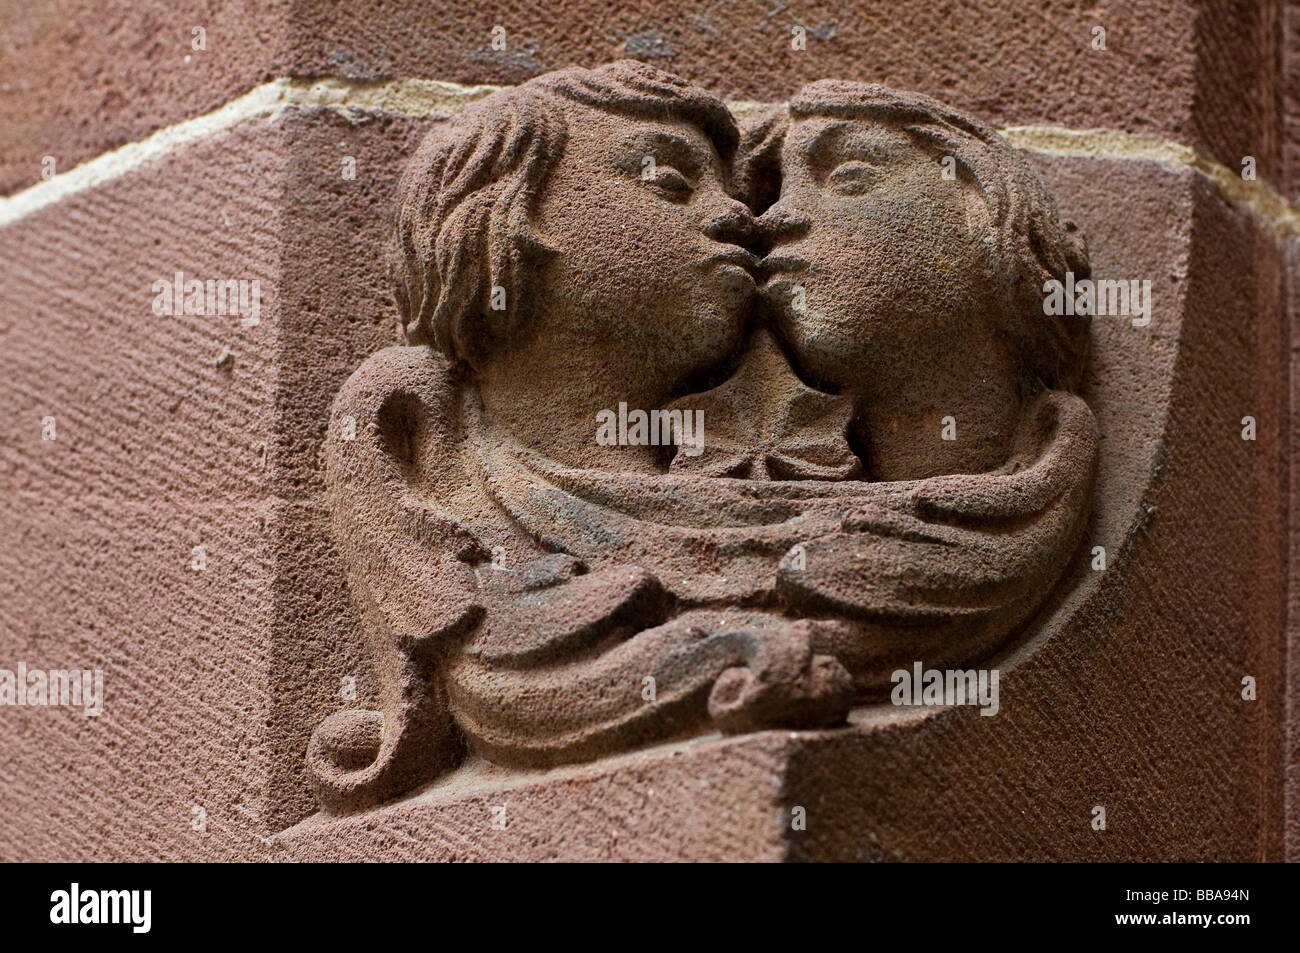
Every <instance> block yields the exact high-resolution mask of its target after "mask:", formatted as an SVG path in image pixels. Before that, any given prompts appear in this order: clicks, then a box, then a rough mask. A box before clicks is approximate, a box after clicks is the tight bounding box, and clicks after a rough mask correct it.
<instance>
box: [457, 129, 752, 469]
mask: <svg viewBox="0 0 1300 953" xmlns="http://www.w3.org/2000/svg"><path fill="white" fill-rule="evenodd" d="M725 174H726V173H725V170H724V167H723V163H722V161H721V159H720V158H719V156H718V153H717V150H716V149H715V148H714V146H713V145H712V143H711V142H710V141H709V139H708V138H707V137H706V136H705V135H704V133H703V132H701V130H699V129H698V128H696V127H694V126H692V125H690V124H689V123H685V122H676V121H665V122H648V121H639V120H635V119H630V118H628V117H627V116H621V115H612V114H608V113H605V112H602V111H599V110H594V109H579V110H575V112H574V115H573V117H572V118H571V120H570V122H569V131H568V137H567V140H566V142H565V147H564V154H563V156H562V158H561V159H560V160H559V161H558V162H557V163H556V165H555V168H554V169H553V171H552V172H551V174H550V176H549V177H548V179H547V181H546V183H545V185H544V187H543V193H544V194H543V196H542V198H541V199H540V201H539V202H538V206H537V209H536V214H535V217H534V219H533V221H532V223H531V227H532V229H533V230H534V232H535V234H536V235H537V237H538V239H539V240H540V241H541V242H543V243H544V244H545V245H547V246H548V247H550V248H551V249H553V250H554V251H555V252H556V254H553V255H550V256H548V259H547V263H546V264H545V266H544V267H542V268H539V269H538V270H537V273H536V274H535V276H534V277H533V278H532V279H531V280H530V285H529V287H528V288H525V289H521V292H520V293H522V294H529V295H532V302H531V305H532V306H531V308H530V311H531V313H532V315H533V317H532V319H531V321H530V327H529V329H528V331H527V332H526V334H527V340H525V341H522V342H517V345H516V346H515V347H513V348H510V349H507V351H506V352H505V353H504V354H503V355H502V356H501V358H500V359H499V361H498V362H497V368H496V369H495V373H493V372H492V371H491V370H489V372H488V373H487V374H485V375H484V380H483V383H482V389H483V391H484V395H485V402H487V403H488V404H489V405H490V404H492V403H493V402H494V401H495V404H496V406H497V407H498V408H501V409H503V405H504V404H505V403H507V402H511V403H514V402H518V400H520V399H521V398H523V397H524V396H525V392H526V390H527V389H528V388H531V387H532V386H533V385H534V384H541V383H544V384H546V385H547V386H548V387H549V388H551V389H552V390H554V391H556V392H557V396H556V401H555V403H556V405H557V409H558V410H559V413H560V414H561V415H563V414H564V413H565V412H571V413H572V414H573V415H574V419H575V426H576V427H578V428H579V429H580V433H579V434H577V435H576V436H578V437H579V438H580V439H581V441H582V446H583V449H584V450H585V452H587V453H590V452H592V450H593V448H594V442H593V438H592V435H593V433H594V425H593V424H592V423H591V421H592V420H593V419H594V418H593V415H594V414H595V413H596V412H597V411H599V410H600V409H602V408H612V407H615V406H617V403H618V401H627V402H628V404H629V405H630V406H632V407H641V408H656V407H660V406H662V405H663V404H664V403H666V402H667V401H668V400H670V399H671V398H672V397H673V396H674V391H675V390H676V389H677V388H679V387H680V385H681V384H682V382H683V381H685V380H688V379H689V378H691V377H692V376H693V375H696V374H698V373H700V372H703V371H705V370H708V369H709V368H712V367H713V366H714V365H716V364H717V363H718V362H719V361H721V360H723V359H725V358H726V357H727V356H728V355H729V354H731V353H732V352H733V351H735V350H736V349H737V348H738V347H739V345H740V343H741V339H742V335H743V329H744V323H745V320H746V314H747V310H748V308H749V307H750V305H751V304H752V301H753V297H754V294H755V284H754V278H753V275H752V273H751V272H752V269H753V267H754V262H755V259H754V256H753V255H752V254H751V253H749V252H748V251H746V250H745V249H744V248H742V247H740V246H739V245H737V244H733V243H732V240H733V239H736V238H738V237H739V236H740V235H742V234H744V232H745V230H746V229H748V228H749V227H750V225H751V224H752V218H751V214H750V212H749V210H748V209H747V208H746V207H745V206H744V205H743V204H742V203H740V202H737V201H735V200H734V199H732V198H730V197H729V196H728V195H727V194H726V192H725V189H724V179H725ZM579 382H580V384H581V393H580V394H579V395H574V396H571V397H570V398H569V399H567V400H566V401H565V402H564V406H563V408H559V407H558V405H559V404H560V403H561V400H560V398H559V393H560V392H563V391H564V390H565V388H566V387H568V386H570V384H578V383H579ZM529 399H532V398H531V397H530V398H529ZM534 406H535V405H534ZM503 413H504V409H503ZM498 416H501V415H500V414H498ZM555 419H556V418H555V417H552V420H555ZM551 439H552V441H553V443H552V445H551V449H552V450H553V451H554V450H555V449H556V444H560V445H561V446H560V448H559V449H560V451H561V453H562V440H563V438H562V437H561V436H559V435H557V434H554V433H552V434H551ZM624 456H625V457H626V455H624Z"/></svg>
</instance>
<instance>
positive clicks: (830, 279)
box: [760, 118, 1019, 479]
mask: <svg viewBox="0 0 1300 953" xmlns="http://www.w3.org/2000/svg"><path fill="white" fill-rule="evenodd" d="M943 171H944V166H943V164H942V163H941V161H940V157H937V156H933V155H930V154H929V153H927V152H926V151H925V150H924V149H923V148H921V146H920V145H919V144H918V142H917V141H916V140H915V139H914V138H913V137H912V136H911V135H910V134H908V133H907V132H906V131H903V130H900V129H895V128H892V127H890V126H888V125H885V124H883V123H879V122H873V121H867V120H842V119H831V118H809V119H802V120H796V121H793V122H792V123H791V125H790V128H789V130H788V133H787V136H786V139H785V143H784V147H783V151H782V154H781V175H782V184H781V193H780V198H779V200H778V201H777V202H776V204H775V205H774V206H773V207H772V208H770V209H769V210H767V211H766V212H765V213H764V215H763V216H762V218H761V220H760V224H761V225H762V226H764V228H765V229H766V230H767V231H768V234H769V236H770V238H771V240H772V242H773V247H772V250H771V253H770V254H769V255H768V256H767V257H766V258H765V260H764V262H763V265H762V274H763V275H764V276H766V278H767V280H766V284H765V286H764V298H765V303H766V305H767V307H768V310H769V312H770V313H771V314H772V316H773V321H774V324H775V325H776V327H777V328H778V329H779V331H780V332H781V334H782V336H783V337H784V338H785V339H786V341H787V342H788V343H789V345H790V347H791V349H792V351H793V352H794V358H795V361H796V362H797V363H798V365H799V370H800V373H802V374H803V375H804V376H805V377H806V378H808V379H809V380H810V382H811V383H813V384H815V385H817V386H819V387H821V388H823V389H825V390H830V391H832V392H837V393H840V392H842V393H846V394H849V395H851V396H852V397H853V399H854V404H855V408H856V413H857V416H856V419H855V439H856V440H857V442H858V445H859V446H858V449H859V453H860V454H861V455H862V456H863V458H864V462H865V464H866V467H867V471H868V472H869V473H870V475H871V476H873V477H874V478H876V479H912V478H918V477H924V476H930V475H934V474H939V473H952V472H977V471H981V470H986V469H989V468H991V467H993V466H996V465H998V464H999V463H1001V462H1002V460H1003V459H1004V458H1005V454H1006V450H1007V441H1008V439H1009V437H1010V434H1011V431H1012V429H1013V426H1014V422H1015V420H1016V418H1017V416H1018V413H1019V398H1018V388H1017V365H1016V362H1015V361H1014V360H1013V359H1012V356H1011V355H1010V354H1009V353H1008V352H1007V350H1006V348H1005V346H1004V345H1002V344H1001V343H1000V341H999V339H998V336H997V335H996V334H995V333H994V324H995V322H996V321H997V319H998V308H999V295H998V292H997V283H996V280H995V276H994V274H993V271H992V268H991V265H990V258H989V252H988V249H987V248H986V246H985V244H984V242H983V241H982V237H981V236H982V232H983V230H984V228H985V223H986V222H987V218H988V211H987V208H986V207H985V206H984V203H983V200H982V198H981V196H980V195H979V194H978V192H977V191H976V190H975V188H974V187H973V185H972V184H970V183H969V182H968V181H965V180H964V179H963V178H961V177H956V178H945V176H944V175H943ZM949 416H951V417H953V418H954V420H955V423H956V434H957V439H956V440H943V439H942V432H943V429H944V418H945V417H949Z"/></svg>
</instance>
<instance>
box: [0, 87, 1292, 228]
mask: <svg viewBox="0 0 1300 953" xmlns="http://www.w3.org/2000/svg"><path fill="white" fill-rule="evenodd" d="M502 88H504V87H501V86H486V85H484V86H463V85H460V84H458V83H444V82H440V81H438V80H430V79H399V80H391V81H388V82H355V81H349V80H340V79H322V80H295V79H277V80H274V81H272V82H269V83H264V84H263V85H261V86H258V87H256V88H255V89H253V90H251V91H249V92H248V93H245V94H244V95H243V96H240V97H238V98H237V99H232V100H231V101H230V102H228V103H226V104H225V105H224V106H221V107H220V108H218V109H216V110H214V111H212V112H210V113H207V114H206V115H203V116H198V117H195V118H193V119H187V120H185V121H183V122H179V123H176V124H175V125H171V126H167V127H165V128H163V129H159V130H158V131H157V132H155V133H153V134H152V135H150V136H149V137H148V138H145V139H142V140H140V141H139V142H132V143H128V144H127V145H124V146H122V147H120V148H118V149H114V150H113V151H111V152H106V153H104V154H102V155H100V156H97V157H95V158H94V159H89V160H87V161H86V162H83V163H81V164H80V165H78V166H76V167H75V168H73V169H70V170H69V171H67V172H63V173H60V174H58V175H55V176H54V177H52V178H50V179H48V180H46V181H43V182H39V183H37V184H36V185H33V186H31V187H29V188H26V189H24V190H22V191H20V192H16V193H14V194H13V195H11V196H0V228H3V227H4V226H6V225H10V224H13V223H14V222H17V221H19V220H20V219H23V218H25V217H26V216H28V215H31V214H33V213H34V212H37V211H39V210H41V209H43V208H46V207H47V206H50V205H54V204H56V203H58V202H61V201H63V200H64V199H65V198H68V197H70V196H72V195H76V194H77V193H79V192H84V191H86V190H87V189H91V188H94V187H95V186H98V185H101V184H103V183H105V182H110V181H112V180H113V179H117V178H120V177H121V176H124V175H126V174H127V173H129V172H131V171H133V170H135V169H138V168H140V167H141V166H144V165H146V164H148V163H150V162H153V161H155V160H157V159H161V158H164V157H165V156H167V155H170V154H171V153H172V152H175V151H176V150H178V149H180V148H181V147H183V146H186V145H188V144H190V143H193V142H197V141H199V140H202V139H205V138H207V137H209V136H212V135H215V134H217V133H220V132H224V131H226V130H228V129H232V128H234V127H235V126H238V125H239V124H241V123H243V122H246V121H248V120H250V119H266V118H272V117H274V116H276V115H278V114H279V113H281V112H283V111H284V110H286V109H292V108H309V109H310V108H315V109H330V110H334V111H337V112H340V113H345V114H346V113H349V112H361V113H388V114H396V115H404V116H412V117H417V118H428V117H434V116H454V115H455V114H457V113H459V112H460V111H461V110H463V109H464V108H465V107H466V106H468V105H469V104H470V103H473V102H475V101H476V100H479V99H482V98H483V97H484V96H487V95H488V94H489V93H492V92H495V91H496V90H498V89H502ZM727 105H728V107H729V108H730V109H731V111H732V112H733V113H734V114H735V115H736V116H737V117H740V118H743V117H745V116H748V115H750V114H752V113H754V112H756V111H757V110H759V109H763V108H765V107H766V106H767V105H769V104H766V103H761V102H750V101H743V102H742V101H733V102H729V103H728V104H727ZM1001 132H1002V134H1003V135H1005V136H1006V137H1007V139H1008V141H1010V142H1011V144H1012V145H1014V146H1015V147H1016V148H1018V149H1023V150H1025V151H1027V152H1034V153H1038V154H1041V155H1054V156H1071V157H1083V158H1091V159H1111V160H1120V161H1136V162H1155V163H1157V164H1158V165H1160V166H1162V167H1163V168H1166V169H1170V170H1173V171H1180V170H1183V169H1193V170H1195V171H1197V172H1200V173H1201V174H1203V175H1205V176H1206V177H1208V178H1209V179H1210V180H1211V181H1212V182H1213V183H1214V185H1215V187H1216V188H1217V189H1218V190H1219V193H1220V195H1221V196H1222V197H1223V198H1224V199H1225V200H1226V201H1228V202H1231V203H1233V204H1237V205H1244V206H1246V207H1247V208H1249V209H1250V210H1251V211H1252V212H1254V213H1255V214H1256V215H1257V216H1259V217H1260V218H1262V219H1264V220H1265V221H1267V222H1268V223H1269V225H1271V226H1272V227H1273V228H1274V229H1275V230H1276V231H1278V232H1279V233H1281V234H1284V235H1298V234H1300V211H1298V210H1297V209H1296V208H1295V207H1293V206H1291V205H1290V203H1288V202H1287V201H1286V199H1285V198H1283V196H1282V195H1281V194H1280V193H1278V191H1277V190H1276V189H1274V188H1273V186H1271V185H1270V184H1268V183H1267V182H1265V181H1263V180H1253V181H1246V180H1244V179H1242V178H1241V175H1240V174H1239V173H1238V172H1236V171H1234V170H1232V169H1229V168H1228V167H1226V166H1224V165H1223V164H1222V163H1219V162H1217V161H1215V160H1214V159H1211V158H1209V157H1207V156H1205V155H1203V154H1202V153H1200V152H1199V151H1197V150H1196V149H1194V148H1192V147H1191V146H1187V145H1184V144H1182V143H1180V142H1175V141H1173V140H1169V139H1160V138H1157V137H1154V136H1142V135H1135V134H1133V133H1127V132H1122V131H1120V130H1116V129H1068V128H1064V127H1060V126H1009V127H1006V128H1004V129H1002V130H1001Z"/></svg>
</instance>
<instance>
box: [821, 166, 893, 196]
mask: <svg viewBox="0 0 1300 953" xmlns="http://www.w3.org/2000/svg"><path fill="white" fill-rule="evenodd" d="M879 180H880V169H878V168H877V167H876V166H874V165H872V164H871V163H869V162H862V161H861V160H858V159H852V160H850V161H848V162H841V163H840V164H839V165H838V166H836V167H835V169H834V170H833V171H832V172H831V174H830V175H828V176H827V177H826V185H827V186H829V187H830V188H831V189H834V190H835V191H836V192H840V193H842V194H844V195H862V194H863V193H865V192H870V191H871V190H872V189H873V188H875V187H876V185H877V184H878V182H879Z"/></svg>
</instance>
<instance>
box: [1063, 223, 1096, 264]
mask: <svg viewBox="0 0 1300 953" xmlns="http://www.w3.org/2000/svg"><path fill="white" fill-rule="evenodd" d="M1061 230H1062V232H1063V233H1064V240H1063V241H1062V247H1063V248H1064V251H1065V269H1066V271H1071V272H1074V276H1075V278H1087V277H1090V276H1091V275H1092V265H1091V264H1089V262H1088V239H1087V238H1086V237H1084V234H1083V232H1081V231H1080V230H1079V226H1078V225H1076V224H1075V223H1074V222H1073V221H1071V220H1070V219H1066V220H1065V221H1064V222H1062V223H1061Z"/></svg>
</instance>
